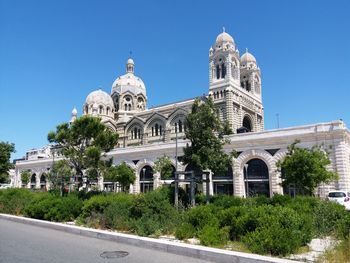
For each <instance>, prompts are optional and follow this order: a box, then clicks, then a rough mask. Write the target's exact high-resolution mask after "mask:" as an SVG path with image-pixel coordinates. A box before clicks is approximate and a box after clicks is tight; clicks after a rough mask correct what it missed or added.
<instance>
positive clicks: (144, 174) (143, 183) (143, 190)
mask: <svg viewBox="0 0 350 263" xmlns="http://www.w3.org/2000/svg"><path fill="white" fill-rule="evenodd" d="M142 172H143V173H142V174H143V182H142V193H144V192H145V176H146V168H142Z"/></svg>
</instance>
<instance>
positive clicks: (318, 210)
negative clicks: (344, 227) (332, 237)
mask: <svg viewBox="0 0 350 263" xmlns="http://www.w3.org/2000/svg"><path fill="white" fill-rule="evenodd" d="M345 215H346V211H345V209H344V207H343V206H341V205H339V204H337V203H334V202H328V201H321V202H319V203H318V204H317V206H315V208H314V212H313V217H314V229H315V234H316V235H317V236H323V235H329V234H332V233H333V232H335V230H336V226H337V223H338V221H339V220H340V219H341V218H344V217H345Z"/></svg>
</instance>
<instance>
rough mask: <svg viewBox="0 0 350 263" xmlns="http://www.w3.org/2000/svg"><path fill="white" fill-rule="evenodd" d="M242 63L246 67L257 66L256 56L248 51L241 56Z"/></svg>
mask: <svg viewBox="0 0 350 263" xmlns="http://www.w3.org/2000/svg"><path fill="white" fill-rule="evenodd" d="M241 65H242V66H243V67H246V66H247V65H248V66H250V67H253V66H257V63H256V58H255V57H254V56H253V55H252V54H250V53H249V52H248V51H246V52H245V53H244V54H243V55H242V57H241Z"/></svg>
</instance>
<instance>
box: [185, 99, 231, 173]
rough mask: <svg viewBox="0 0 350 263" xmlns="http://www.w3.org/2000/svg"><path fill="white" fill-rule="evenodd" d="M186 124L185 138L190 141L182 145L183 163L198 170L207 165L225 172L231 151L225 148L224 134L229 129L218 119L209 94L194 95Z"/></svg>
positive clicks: (229, 130)
mask: <svg viewBox="0 0 350 263" xmlns="http://www.w3.org/2000/svg"><path fill="white" fill-rule="evenodd" d="M185 125H186V130H185V134H186V138H187V139H189V140H190V142H191V144H190V145H187V146H186V147H185V148H184V159H183V160H184V163H186V164H191V165H193V166H194V167H197V168H199V169H201V170H205V169H210V170H212V171H213V172H214V173H224V172H226V171H227V167H228V166H229V165H230V164H231V162H232V161H231V159H232V156H233V155H234V152H232V153H230V154H226V153H225V152H224V150H223V145H224V142H225V140H224V137H223V136H224V135H226V134H229V133H231V132H232V130H231V129H229V126H228V125H227V123H223V122H221V121H220V118H219V115H218V110H217V109H216V107H215V105H214V102H213V100H212V99H211V98H210V97H209V98H208V99H205V101H201V100H199V99H196V100H195V102H194V104H193V105H192V111H191V113H190V114H188V115H187V117H186V122H185Z"/></svg>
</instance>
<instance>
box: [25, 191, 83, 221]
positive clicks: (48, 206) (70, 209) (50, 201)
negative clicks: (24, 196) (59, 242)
mask: <svg viewBox="0 0 350 263" xmlns="http://www.w3.org/2000/svg"><path fill="white" fill-rule="evenodd" d="M81 207H82V201H81V200H80V199H79V198H78V197H77V196H75V195H68V196H67V197H59V196H55V195H52V194H49V193H42V194H41V195H36V196H35V198H34V199H33V200H32V201H31V202H30V203H29V204H28V205H27V206H26V208H25V214H26V215H28V216H29V217H32V218H36V219H44V220H49V221H58V222H62V221H71V220H74V219H75V218H76V217H77V216H78V215H79V214H80V212H81Z"/></svg>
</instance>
